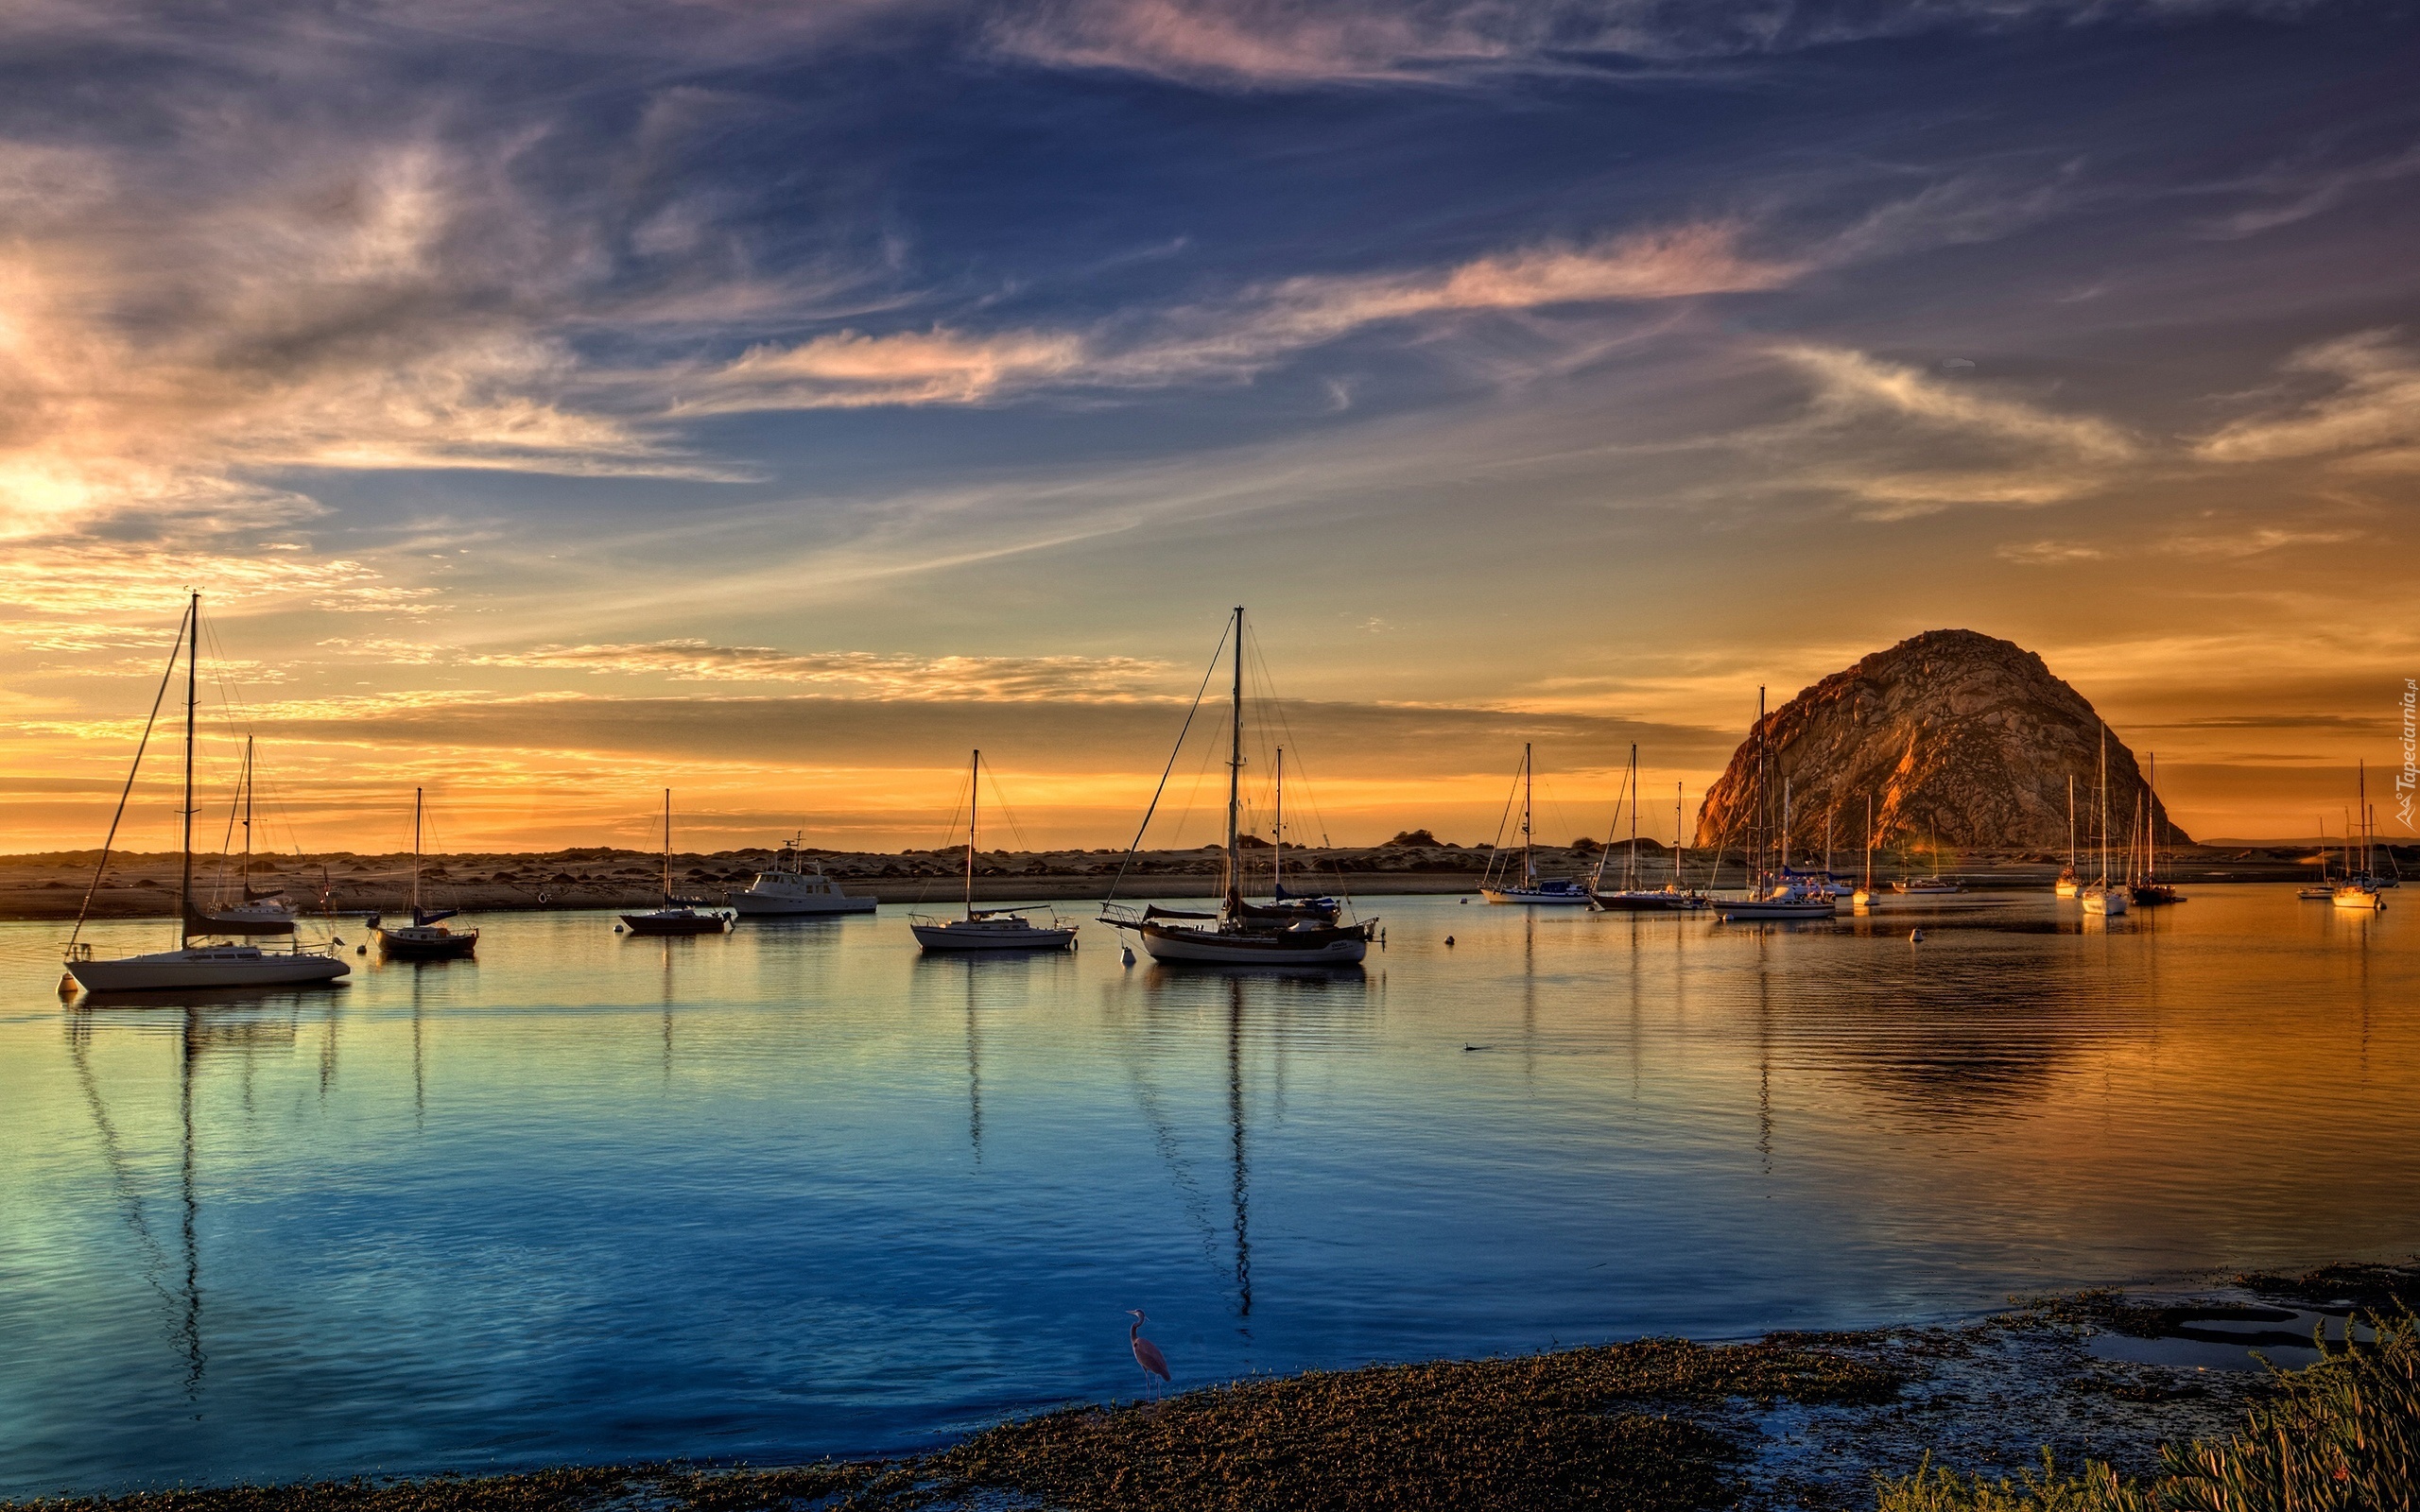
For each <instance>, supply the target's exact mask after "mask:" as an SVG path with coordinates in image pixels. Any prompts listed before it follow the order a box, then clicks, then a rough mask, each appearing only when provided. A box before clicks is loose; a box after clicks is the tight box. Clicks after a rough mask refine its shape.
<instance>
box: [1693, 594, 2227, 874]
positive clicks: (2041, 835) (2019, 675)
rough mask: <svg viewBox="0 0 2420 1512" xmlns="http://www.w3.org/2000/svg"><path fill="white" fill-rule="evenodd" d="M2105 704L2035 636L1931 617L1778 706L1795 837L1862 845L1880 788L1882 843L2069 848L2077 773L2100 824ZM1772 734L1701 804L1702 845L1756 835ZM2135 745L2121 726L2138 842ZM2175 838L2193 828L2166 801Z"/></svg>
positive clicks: (2167, 826)
mask: <svg viewBox="0 0 2420 1512" xmlns="http://www.w3.org/2000/svg"><path fill="white" fill-rule="evenodd" d="M1764 736H1765V741H1766V743H1767V744H1768V746H1769V747H1770V749H1771V757H1772V783H1773V807H1774V812H1775V814H1776V815H1778V814H1779V812H1780V804H1781V784H1782V782H1783V781H1784V780H1785V779H1787V780H1788V782H1789V795H1790V800H1791V807H1792V809H1793V811H1794V815H1795V817H1794V822H1793V823H1792V825H1791V839H1792V842H1793V845H1794V846H1795V848H1796V849H1797V850H1798V851H1799V852H1800V853H1802V854H1805V853H1806V852H1809V851H1815V850H1817V849H1820V848H1821V847H1822V845H1823V843H1824V821H1825V819H1826V817H1827V816H1828V818H1829V819H1830V821H1831V833H1832V844H1833V846H1834V848H1835V850H1836V851H1838V852H1840V853H1841V855H1843V856H1846V855H1851V854H1854V853H1855V852H1856V851H1858V850H1859V849H1861V848H1862V847H1863V846H1864V844H1865V843H1866V842H1865V816H1866V799H1867V797H1868V796H1869V795H1871V796H1872V798H1873V801H1874V829H1875V838H1874V843H1875V844H1876V846H1877V847H1880V848H1887V847H1890V846H1893V845H1899V844H1905V843H1909V842H1913V843H1914V844H1917V845H1919V846H1921V845H1922V844H1924V843H1925V841H1926V839H1927V836H1928V835H1935V834H1937V835H1938V836H1939V837H1940V840H1941V842H1942V843H1943V844H1944V845H1951V846H1981V847H1991V848H2001V849H2008V848H2038V849H2041V850H2045V851H2053V850H2064V849H2065V848H2066V843H2067V779H2068V778H2069V777H2071V776H2072V777H2073V778H2074V779H2075V784H2076V786H2075V792H2076V818H2077V833H2078V835H2079V843H2080V844H2089V843H2090V836H2091V835H2092V833H2093V820H2092V816H2093V813H2094V805H2095V799H2094V793H2093V784H2094V781H2095V772H2096V766H2097V761H2098V741H2099V738H2100V716H2099V715H2098V714H2097V713H2094V711H2093V707H2092V705H2091V704H2089V703H2087V702H2085V701H2084V697H2083V695H2082V694H2080V693H2078V692H2076V690H2075V689H2073V688H2071V687H2069V686H2067V684H2066V683H2065V682H2063V681H2061V680H2060V679H2057V678H2055V677H2053V676H2051V674H2050V669H2049V667H2048V666H2047V665H2045V664H2044V663H2043V661H2042V659H2041V658H2040V657H2039V656H2036V655H2035V654H2034V653H2032V652H2031V651H2028V650H2026V649H2025V648H2024V647H2023V646H2021V645H2017V644H2013V643H2011V642H2008V641H2001V640H1996V639H1994V638H1993V637H1991V636H1988V635H1980V634H1978V633H1976V632H1975V631H1973V630H1927V631H1926V632H1924V633H1923V634H1922V635H1918V636H1914V637H1912V638H1910V639H1909V640H1905V641H1902V642H1900V643H1899V644H1897V645H1894V646H1893V647H1891V648H1890V649H1889V650H1887V651H1876V653H1874V654H1873V655H1872V656H1869V657H1867V658H1866V659H1865V660H1864V661H1862V662H1858V664H1857V665H1855V666H1853V667H1850V668H1849V669H1848V670H1846V671H1845V672H1836V673H1834V674H1832V675H1831V676H1830V677H1828V678H1825V679H1824V680H1823V681H1821V682H1819V683H1817V684H1815V686H1813V687H1811V688H1808V689H1806V691H1805V692H1803V693H1801V694H1800V695H1799V696H1797V697H1795V698H1792V699H1790V700H1789V702H1788V703H1786V704H1783V705H1782V706H1781V707H1780V708H1779V709H1776V710H1774V711H1772V713H1770V714H1768V715H1767V716H1766V719H1765V731H1764ZM1756 747H1757V738H1756V731H1755V730H1750V731H1749V732H1748V738H1747V739H1746V740H1745V741H1742V742H1741V743H1740V746H1739V748H1738V749H1737V751H1735V752H1733V753H1732V757H1731V764H1730V765H1729V766H1728V767H1727V768H1726V769H1725V770H1724V771H1723V774H1722V778H1721V780H1720V782H1716V783H1715V784H1714V786H1713V788H1712V789H1710V790H1709V791H1708V792H1707V794H1706V798H1705V802H1704V805H1703V807H1702V808H1700V810H1699V811H1698V833H1697V844H1698V846H1699V847H1701V848H1705V847H1711V846H1714V845H1718V844H1724V845H1734V846H1736V845H1738V844H1741V843H1743V842H1744V841H1745V840H1746V839H1747V838H1748V837H1749V835H1750V833H1752V829H1753V825H1754V819H1753V811H1754V810H1755V806H1756V805H1755V793H1754V788H1755V762H1756ZM2144 788H2145V784H2144V782H2143V776H2142V771H2141V768H2140V766H2139V765H2138V764H2137V763H2136V762H2135V753H2134V752H2133V751H2131V750H2129V749H2128V748H2127V747H2126V746H2125V744H2124V743H2123V742H2122V741H2120V740H2118V737H2117V735H2116V734H2115V733H2112V734H2111V735H2110V737H2109V824H2110V829H2111V831H2112V832H2113V839H2112V842H2111V843H2112V845H2113V846H2118V845H2123V844H2124V842H2125V837H2126V834H2127V832H2128V830H2129V829H2130V828H2131V826H2132V825H2133V823H2134V817H2135V800H2136V799H2137V797H2138V796H2140V795H2141V794H2142V793H2143V792H2144ZM2153 815H2154V820H2155V823H2156V824H2157V825H2158V826H2159V827H2160V828H2159V833H2160V835H2161V837H2162V843H2163V844H2170V845H2188V844H2191V843H2192V842H2191V840H2190V838H2189V837H2188V836H2187V835H2186V833H2184V832H2183V831H2181V830H2178V829H2176V828H2175V826H2174V825H2173V824H2172V823H2170V822H2169V819H2168V815H2167V809H2166V806H2165V805H2155V806H2154V809H2153Z"/></svg>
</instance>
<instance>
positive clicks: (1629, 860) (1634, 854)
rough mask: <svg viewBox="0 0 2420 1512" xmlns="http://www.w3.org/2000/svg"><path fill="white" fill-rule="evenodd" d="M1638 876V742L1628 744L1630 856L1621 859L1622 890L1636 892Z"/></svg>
mask: <svg viewBox="0 0 2420 1512" xmlns="http://www.w3.org/2000/svg"><path fill="white" fill-rule="evenodd" d="M1640 880H1641V879H1640V877H1639V875H1638V742H1636V741H1632V742H1631V743H1630V854H1629V855H1627V856H1624V857H1623V858H1622V888H1623V890H1624V891H1626V892H1636V891H1637V890H1638V885H1639V882H1640Z"/></svg>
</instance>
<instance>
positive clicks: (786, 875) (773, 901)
mask: <svg viewBox="0 0 2420 1512" xmlns="http://www.w3.org/2000/svg"><path fill="white" fill-rule="evenodd" d="M804 838H805V836H804V835H800V836H798V837H797V838H795V839H789V840H785V841H783V842H782V848H781V850H779V851H775V852H774V854H773V863H772V865H771V866H769V867H767V868H765V869H764V870H762V871H760V872H758V873H756V879H755V880H754V881H753V882H751V883H750V884H749V885H747V886H746V887H744V888H741V889H739V890H737V891H734V892H726V893H724V894H723V895H722V901H723V902H724V904H725V905H726V906H728V907H729V908H730V909H731V911H732V912H733V913H735V914H736V915H738V916H739V917H740V918H742V919H807V918H814V917H817V916H820V915H826V914H871V913H873V911H874V909H875V908H876V907H877V906H879V904H878V903H877V902H876V901H875V900H874V899H872V898H852V897H850V896H849V895H848V894H847V893H845V892H842V891H841V890H840V885H839V884H838V883H836V882H834V881H833V880H832V879H831V878H829V877H827V876H825V875H824V874H823V868H822V867H821V865H820V864H818V863H816V862H814V861H811V860H809V859H808V857H807V854H806V851H805V849H804V846H803V845H802V844H801V843H800V842H801V841H803V840H804Z"/></svg>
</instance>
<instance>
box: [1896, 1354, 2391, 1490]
mask: <svg viewBox="0 0 2420 1512" xmlns="http://www.w3.org/2000/svg"><path fill="white" fill-rule="evenodd" d="M2366 1321H2367V1323H2368V1324H2369V1326H2370V1327H2371V1329H2372V1330H2373V1331H2374V1332H2375V1333H2376V1334H2377V1337H2376V1339H2375V1340H2374V1341H2373V1342H2371V1343H2367V1344H2363V1343H2360V1342H2359V1341H2357V1340H2352V1339H2347V1340H2346V1342H2345V1343H2344V1344H2343V1346H2342V1348H2331V1347H2330V1346H2329V1345H2328V1343H2327V1341H2326V1338H2325V1334H2324V1333H2322V1334H2320V1335H2319V1347H2320V1352H2321V1355H2322V1356H2323V1358H2322V1359H2321V1360H2320V1361H2319V1362H2318V1363H2317V1364H2315V1365H2312V1366H2308V1367H2307V1368H2305V1369H2301V1370H2291V1371H2281V1372H2279V1373H2278V1374H2277V1376H2276V1385H2277V1395H2276V1397H2275V1398H2274V1400H2271V1401H2268V1402H2265V1403H2263V1404H2261V1405H2259V1406H2256V1407H2254V1408H2253V1409H2252V1410H2251V1411H2250V1413H2249V1414H2248V1415H2247V1417H2246V1419H2245V1423H2244V1427H2243V1430H2242V1432H2240V1433H2238V1434H2235V1435H2231V1436H2230V1437H2228V1438H2226V1439H2224V1440H2222V1441H2220V1442H2215V1443H2212V1442H2196V1443H2193V1444H2188V1445H2185V1446H2182V1447H2179V1446H2177V1445H2174V1444H2171V1445H2169V1446H2167V1447H2166V1448H2165V1449H2163V1450H2162V1451H2161V1456H2162V1458H2163V1459H2164V1460H2165V1461H2166V1462H2167V1463H2166V1468H2165V1469H2164V1471H2163V1472H2162V1473H2161V1474H2159V1475H2157V1476H2155V1477H2152V1478H2151V1479H2150V1480H2148V1481H2129V1480H2120V1479H2119V1478H2118V1475H2117V1474H2116V1473H2115V1472H2113V1471H2112V1470H2111V1469H2109V1467H2108V1466H2106V1465H2102V1464H2099V1463H2097V1462H2092V1461H2087V1462H2086V1463H2085V1465H2084V1469H2083V1474H2081V1475H2076V1476H2062V1475H2060V1474H2059V1473H2058V1471H2057V1469H2056V1468H2055V1467H2054V1466H2053V1465H2052V1464H2051V1462H2050V1456H2049V1454H2048V1452H2047V1451H2046V1452H2044V1454H2043V1456H2042V1470H2041V1472H2040V1473H2039V1474H2038V1475H2037V1474H2035V1473H2033V1472H2032V1471H2030V1470H2029V1471H2027V1472H2025V1473H2024V1474H2023V1475H2021V1476H2019V1477H2018V1478H2017V1479H2016V1480H2014V1481H2010V1480H2007V1479H2005V1478H2003V1479H2000V1480H1997V1481H1986V1480H1985V1479H1984V1478H1983V1477H1982V1476H1980V1475H1978V1476H1976V1477H1975V1478H1974V1479H1972V1480H1962V1479H1961V1478H1960V1477H1959V1476H1958V1475H1957V1474H1955V1473H1954V1472H1952V1471H1949V1470H1945V1469H1939V1468H1937V1467H1935V1466H1933V1465H1932V1464H1931V1463H1930V1462H1929V1461H1927V1463H1926V1464H1925V1465H1924V1466H1923V1467H1922V1468H1920V1469H1918V1470H1917V1471H1916V1473H1915V1474H1913V1475H1910V1476H1909V1477H1907V1478H1906V1479H1904V1480H1897V1481H1888V1480H1886V1481H1884V1482H1883V1483H1882V1484H1881V1485H1880V1486H1879V1488H1878V1497H1877V1501H1878V1508H1879V1512H2420V1316H2415V1315H2414V1314H2412V1313H2411V1311H2410V1310H2409V1309H2404V1308H2398V1309H2397V1311H2396V1312H2395V1313H2394V1314H2392V1315H2383V1316H2382V1315H2378V1314H2371V1315H2369V1316H2368V1317H2367V1318H2366Z"/></svg>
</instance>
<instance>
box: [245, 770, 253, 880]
mask: <svg viewBox="0 0 2420 1512" xmlns="http://www.w3.org/2000/svg"><path fill="white" fill-rule="evenodd" d="M251 901H252V737H251V736H250V735H246V736H245V737H244V902H251Z"/></svg>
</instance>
